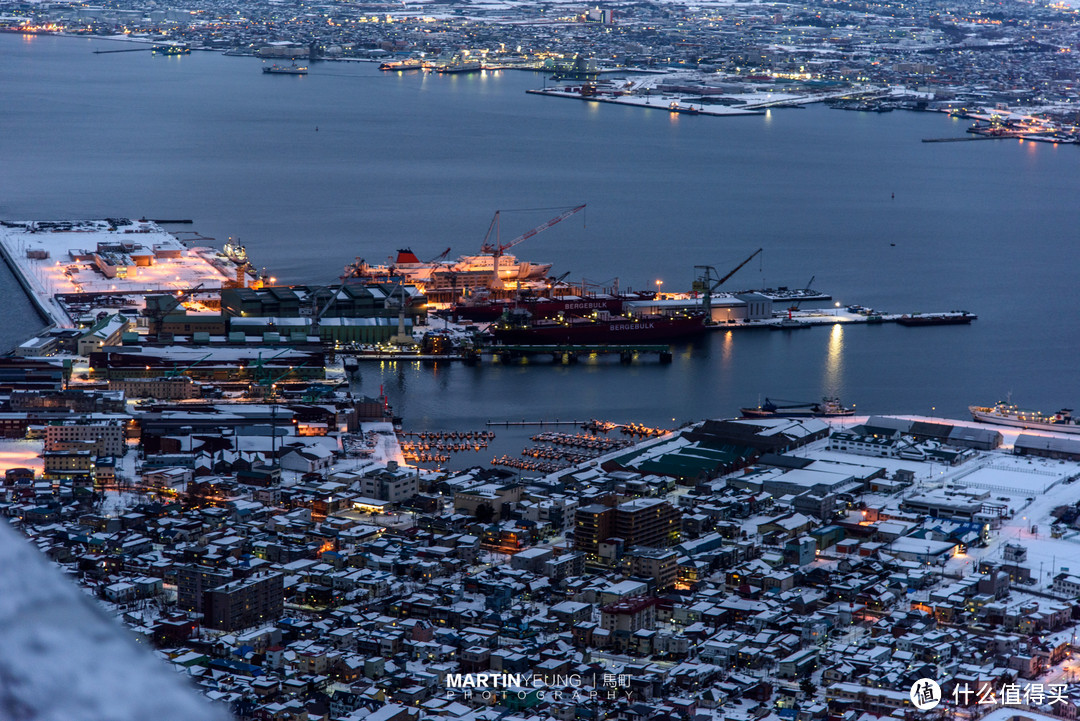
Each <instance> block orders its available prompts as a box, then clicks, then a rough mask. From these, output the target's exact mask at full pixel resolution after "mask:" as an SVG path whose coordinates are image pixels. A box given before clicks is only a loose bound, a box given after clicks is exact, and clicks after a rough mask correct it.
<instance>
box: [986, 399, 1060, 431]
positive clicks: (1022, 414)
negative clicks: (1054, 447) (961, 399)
mask: <svg viewBox="0 0 1080 721" xmlns="http://www.w3.org/2000/svg"><path fill="white" fill-rule="evenodd" d="M968 410H969V411H971V417H972V418H974V419H975V420H977V421H982V422H983V423H995V424H997V425H999V426H1016V427H1017V428H1029V429H1032V430H1044V431H1056V432H1058V433H1080V422H1077V420H1076V419H1075V418H1073V417H1072V409H1071V408H1062V409H1061V410H1060V411H1058V412H1057V413H1054V414H1050V415H1047V414H1044V413H1042V412H1041V411H1029V410H1024V409H1023V408H1020V407H1018V406H1015V405H1013V404H1011V403H1006V402H1005V401H1000V402H998V403H997V404H995V405H994V406H991V407H986V406H968Z"/></svg>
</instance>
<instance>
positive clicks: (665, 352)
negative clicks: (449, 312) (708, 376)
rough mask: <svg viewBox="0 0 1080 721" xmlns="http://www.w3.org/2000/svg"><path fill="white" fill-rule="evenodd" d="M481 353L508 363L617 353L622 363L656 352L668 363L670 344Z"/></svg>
mask: <svg viewBox="0 0 1080 721" xmlns="http://www.w3.org/2000/svg"><path fill="white" fill-rule="evenodd" d="M482 352H483V353H489V354H491V355H492V356H493V361H497V362H500V363H508V362H512V361H514V360H517V359H518V358H530V357H533V356H545V355H549V356H551V359H552V361H554V362H556V363H558V362H562V363H577V362H578V360H579V359H580V357H581V356H583V355H584V356H589V355H614V354H618V356H619V360H620V362H622V363H631V362H633V360H634V356H636V355H641V354H646V355H647V354H652V353H655V354H657V356H658V358H659V360H660V362H661V363H670V362H671V359H672V356H671V346H669V345H604V344H598V345H494V346H487V347H486V348H483V349H482Z"/></svg>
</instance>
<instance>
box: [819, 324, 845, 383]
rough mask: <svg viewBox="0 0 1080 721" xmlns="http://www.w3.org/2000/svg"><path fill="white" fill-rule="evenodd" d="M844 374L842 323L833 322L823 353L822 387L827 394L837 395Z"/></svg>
mask: <svg viewBox="0 0 1080 721" xmlns="http://www.w3.org/2000/svg"><path fill="white" fill-rule="evenodd" d="M843 375H844V324H843V323H835V324H833V327H832V330H831V331H830V332H829V345H828V348H827V350H826V355H825V378H824V383H823V386H824V389H825V392H826V393H827V394H828V395H833V396H835V395H839V394H840V386H841V380H842V379H843Z"/></svg>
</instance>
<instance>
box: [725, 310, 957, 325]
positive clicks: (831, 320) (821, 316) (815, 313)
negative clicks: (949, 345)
mask: <svg viewBox="0 0 1080 721" xmlns="http://www.w3.org/2000/svg"><path fill="white" fill-rule="evenodd" d="M959 314H960V311H937V312H929V311H927V312H923V313H871V314H866V313H855V312H852V311H849V310H846V309H843V308H835V309H833V308H824V309H819V310H801V311H792V312H791V319H792V320H795V321H798V322H799V323H800V324H801V325H800V326H799V327H806V326H816V325H828V326H833V325H852V324H864V325H881V324H884V323H897V322H899V321H900V320H901V319H902V318H910V317H913V316H914V317H918V316H953V315H959ZM786 320H787V315H784V316H783V317H780V316H774V317H772V318H769V319H766V320H751V321H746V322H743V321H739V322H734V323H716V324H715V325H710V326H708V328H709V330H713V331H717V330H750V329H758V330H761V329H777V330H787V329H785V328H781V327H780V324H781V323H783V322H784V321H786ZM972 320H974V317H973V318H972ZM944 325H962V323H953V324H944Z"/></svg>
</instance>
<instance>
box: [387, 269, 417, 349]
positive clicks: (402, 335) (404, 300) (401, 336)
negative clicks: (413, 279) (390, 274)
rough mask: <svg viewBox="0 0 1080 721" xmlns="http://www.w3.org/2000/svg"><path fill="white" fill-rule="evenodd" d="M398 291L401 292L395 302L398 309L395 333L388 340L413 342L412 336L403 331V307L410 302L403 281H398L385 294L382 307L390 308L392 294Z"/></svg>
mask: <svg viewBox="0 0 1080 721" xmlns="http://www.w3.org/2000/svg"><path fill="white" fill-rule="evenodd" d="M399 291H400V293H401V298H400V299H399V300H398V304H397V309H398V326H397V334H396V335H394V337H393V338H391V339H390V342H391V343H396V344H397V345H409V344H411V343H412V342H413V337H412V335H411V334H409V333H406V332H405V309H406V308H408V307H409V304H410V303H411V302H412V296H410V295H409V294H408V293H407V292H406V291H405V284H404V283H399V284H398V285H396V286H395V287H394V289H393V290H392V291H390V294H389V295H387V296H386V301H385V302H384V303H385V304H384V307H385V308H387V309H390V308H392V307H393V305H392V303H393V300H394V295H395V294H396V293H398V292H399Z"/></svg>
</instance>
